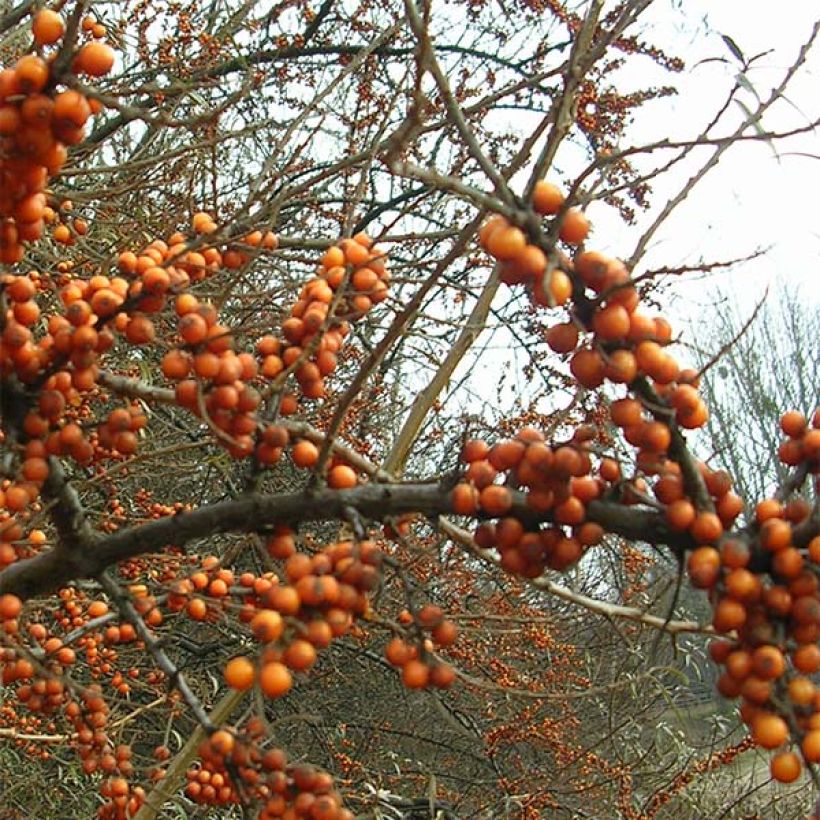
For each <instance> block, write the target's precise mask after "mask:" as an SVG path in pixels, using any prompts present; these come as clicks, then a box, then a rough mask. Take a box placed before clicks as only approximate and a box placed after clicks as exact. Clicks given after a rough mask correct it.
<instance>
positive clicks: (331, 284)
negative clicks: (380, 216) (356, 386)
mask: <svg viewBox="0 0 820 820" xmlns="http://www.w3.org/2000/svg"><path fill="white" fill-rule="evenodd" d="M385 262H386V256H385V253H384V252H383V251H381V250H380V249H379V248H378V247H377V246H374V244H373V240H372V239H371V238H370V237H369V236H368V235H367V234H365V233H358V234H356V235H355V236H354V237H353V238H352V239H343V240H342V241H341V242H340V243H339V244H338V245H332V246H331V247H330V248H328V249H327V251H325V253H324V255H323V256H322V260H321V263H320V265H319V269H318V271H317V273H316V276H315V277H313V278H312V279H310V280H309V281H308V282H306V283H305V284H304V285H303V287H302V290H301V292H300V293H299V298H298V299H297V301H296V302H295V303H294V304H293V305H292V306H291V308H290V315H289V316H288V318H287V319H285V320H284V322H282V336H283V337H284V341H280V340H278V339H276V338H275V337H272V336H266V337H264V338H263V339H260V340H259V342H258V343H257V351H258V352H259V354H260V355H261V356H264V359H263V360H262V366H261V369H262V374H263V375H264V376H265V377H267V378H270V379H273V378H276V377H278V376H279V375H280V374H281V373H282V372H283V371H286V370H287V371H290V370H292V371H293V373H294V376H295V377H296V381H297V383H298V385H299V391H300V393H301V394H302V396H304V397H305V398H308V399H318V398H321V397H323V396H324V395H325V385H324V379H325V377H326V376H329V375H330V374H331V373H333V372H334V370H335V369H336V365H337V357H336V354H337V353H338V352H339V350H340V348H341V346H342V343H343V341H344V338H345V336H347V334H348V332H349V326H348V324H347V320H351V321H355V320H357V319H360V318H361V317H362V316H364V315H365V314H366V313H367V312H368V311H369V310H370V309H371V308H372V307H373V305H375V304H378V303H380V302H383V301H384V299H385V298H386V297H387V292H388V283H389V281H390V274H389V272H388V270H387V267H386V264H385Z"/></svg>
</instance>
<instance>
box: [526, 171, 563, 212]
mask: <svg viewBox="0 0 820 820" xmlns="http://www.w3.org/2000/svg"><path fill="white" fill-rule="evenodd" d="M563 204H564V194H563V193H562V192H561V189H560V188H559V187H558V186H557V185H553V183H551V182H547V181H546V180H543V179H539V180H538V182H536V183H535V188H533V192H532V207H533V208H534V209H535V212H536V213H539V214H541V215H542V216H554V215H555V214H557V213H558V211H560V210H561V206H562V205H563Z"/></svg>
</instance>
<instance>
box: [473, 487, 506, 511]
mask: <svg viewBox="0 0 820 820" xmlns="http://www.w3.org/2000/svg"><path fill="white" fill-rule="evenodd" d="M479 503H480V504H481V508H482V509H483V510H484V512H486V513H487V514H488V515H491V516H499V515H505V514H506V513H507V512H509V510H510V508H511V507H512V503H513V499H512V495H511V494H510V491H509V490H508V489H507V488H506V487H502V486H501V485H499V484H490V485H489V486H488V487H485V488H484V489H483V490H482V491H481V493H480V494H479Z"/></svg>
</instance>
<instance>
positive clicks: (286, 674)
mask: <svg viewBox="0 0 820 820" xmlns="http://www.w3.org/2000/svg"><path fill="white" fill-rule="evenodd" d="M291 686H293V677H292V675H291V674H290V670H289V669H288V668H287V666H285V664H283V663H280V662H279V661H272V662H270V663H266V664H265V665H264V666H263V667H262V669H261V670H260V672H259V688H260V689H261V690H262V692H263V694H265V695H267V696H268V697H269V698H278V697H280V696H282V695H284V694H285V693H286V692H287V691H288V690H289V689H290V688H291Z"/></svg>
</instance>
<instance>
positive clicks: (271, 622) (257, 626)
mask: <svg viewBox="0 0 820 820" xmlns="http://www.w3.org/2000/svg"><path fill="white" fill-rule="evenodd" d="M250 627H251V632H253V634H254V636H255V637H256V638H257V640H260V641H264V642H266V643H269V642H270V641H275V640H276V639H277V638H279V637H280V636H281V634H282V632H283V631H284V628H285V622H284V621H283V620H282V616H281V615H280V614H279V613H278V612H276V610H273V609H263V610H261V611H259V612H257V614H256V615H254V617H253V619H252V620H251V623H250Z"/></svg>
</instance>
